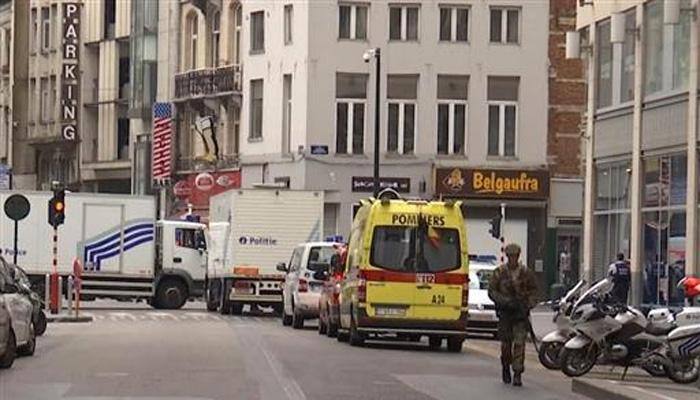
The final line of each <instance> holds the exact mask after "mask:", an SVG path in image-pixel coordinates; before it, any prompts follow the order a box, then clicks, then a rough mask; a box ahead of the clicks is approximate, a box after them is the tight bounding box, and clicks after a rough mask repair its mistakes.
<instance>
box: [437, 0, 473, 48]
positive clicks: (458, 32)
mask: <svg viewBox="0 0 700 400" xmlns="http://www.w3.org/2000/svg"><path fill="white" fill-rule="evenodd" d="M468 40H469V8H467V7H454V6H450V7H447V6H445V7H440V41H441V42H467V41H468Z"/></svg>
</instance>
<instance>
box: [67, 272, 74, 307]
mask: <svg viewBox="0 0 700 400" xmlns="http://www.w3.org/2000/svg"><path fill="white" fill-rule="evenodd" d="M66 308H67V309H68V314H72V313H73V275H68V279H66Z"/></svg>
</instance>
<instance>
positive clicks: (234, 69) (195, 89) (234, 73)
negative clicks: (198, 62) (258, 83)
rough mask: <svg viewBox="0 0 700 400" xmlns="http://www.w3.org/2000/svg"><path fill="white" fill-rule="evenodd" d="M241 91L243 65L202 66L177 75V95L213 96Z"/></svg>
mask: <svg viewBox="0 0 700 400" xmlns="http://www.w3.org/2000/svg"><path fill="white" fill-rule="evenodd" d="M240 91H241V66H240V65H226V66H223V67H217V68H202V69H197V70H192V71H187V72H183V73H180V74H176V75H175V97H176V98H177V99H188V98H196V97H211V96H219V95H225V94H231V93H240Z"/></svg>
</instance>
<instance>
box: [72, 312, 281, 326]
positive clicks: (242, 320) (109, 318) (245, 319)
mask: <svg viewBox="0 0 700 400" xmlns="http://www.w3.org/2000/svg"><path fill="white" fill-rule="evenodd" d="M81 314H82V315H87V316H91V317H92V319H93V321H95V322H119V323H129V322H130V323H139V322H228V323H237V324H267V323H269V324H274V323H277V324H278V323H279V320H278V319H277V318H274V317H259V316H246V315H243V316H229V315H220V314H217V313H206V312H183V311H138V312H133V311H131V312H127V311H85V312H82V313H81Z"/></svg>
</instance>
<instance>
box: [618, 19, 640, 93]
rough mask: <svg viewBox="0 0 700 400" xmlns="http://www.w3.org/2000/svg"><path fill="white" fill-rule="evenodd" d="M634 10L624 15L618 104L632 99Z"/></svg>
mask: <svg viewBox="0 0 700 400" xmlns="http://www.w3.org/2000/svg"><path fill="white" fill-rule="evenodd" d="M636 20H637V15H636V10H635V9H634V8H633V9H632V10H630V11H628V12H626V13H625V42H624V43H623V44H622V62H621V65H620V68H621V73H620V102H622V103H624V102H627V101H632V100H633V99H634V54H635V53H634V52H635V50H634V46H635V43H634V42H635V27H636V25H637V24H636Z"/></svg>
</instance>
